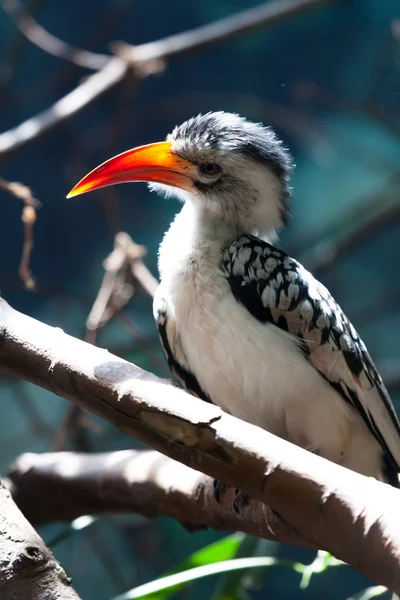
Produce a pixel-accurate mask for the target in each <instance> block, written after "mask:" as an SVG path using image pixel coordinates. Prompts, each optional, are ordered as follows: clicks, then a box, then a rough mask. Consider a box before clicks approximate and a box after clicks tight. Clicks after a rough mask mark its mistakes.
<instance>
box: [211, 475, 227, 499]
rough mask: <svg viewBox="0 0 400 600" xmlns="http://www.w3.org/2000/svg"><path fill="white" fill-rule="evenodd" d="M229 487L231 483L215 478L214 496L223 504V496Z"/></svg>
mask: <svg viewBox="0 0 400 600" xmlns="http://www.w3.org/2000/svg"><path fill="white" fill-rule="evenodd" d="M228 489H229V485H226V484H225V483H222V481H220V480H219V479H214V498H215V500H216V502H218V504H221V496H222V494H223V493H224V492H225V491H226V490H228Z"/></svg>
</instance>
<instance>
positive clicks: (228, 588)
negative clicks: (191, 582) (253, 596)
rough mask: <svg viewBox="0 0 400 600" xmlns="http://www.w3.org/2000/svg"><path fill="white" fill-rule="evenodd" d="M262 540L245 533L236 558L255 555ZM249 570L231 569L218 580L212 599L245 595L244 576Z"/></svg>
mask: <svg viewBox="0 0 400 600" xmlns="http://www.w3.org/2000/svg"><path fill="white" fill-rule="evenodd" d="M259 541H260V540H259V539H258V538H255V537H253V536H250V535H245V536H244V538H243V540H242V543H241V544H240V546H239V548H238V550H237V553H236V558H244V557H249V556H255V554H256V551H257V545H258V542H259ZM246 573H248V571H247V570H246V571H243V572H241V571H240V570H239V571H231V572H230V573H225V575H223V576H222V577H221V578H220V580H219V581H218V583H217V585H216V587H215V590H214V593H213V596H212V600H222V599H223V600H240V599H241V598H242V597H243V589H242V588H243V585H242V582H243V578H244V577H245V576H246Z"/></svg>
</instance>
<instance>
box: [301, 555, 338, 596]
mask: <svg viewBox="0 0 400 600" xmlns="http://www.w3.org/2000/svg"><path fill="white" fill-rule="evenodd" d="M345 564H346V563H344V562H342V561H341V560H338V559H337V558H335V557H334V556H332V554H329V552H325V551H324V550H318V552H317V555H316V557H315V559H314V560H313V562H312V563H311V564H309V565H302V564H301V563H297V564H296V567H295V570H296V571H297V572H298V573H301V575H302V577H301V581H300V589H302V590H304V589H306V588H307V587H308V586H309V584H310V581H311V577H312V576H313V575H315V574H316V573H323V572H324V571H326V569H329V568H330V567H340V566H343V565H345Z"/></svg>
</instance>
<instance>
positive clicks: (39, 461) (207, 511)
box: [6, 450, 310, 546]
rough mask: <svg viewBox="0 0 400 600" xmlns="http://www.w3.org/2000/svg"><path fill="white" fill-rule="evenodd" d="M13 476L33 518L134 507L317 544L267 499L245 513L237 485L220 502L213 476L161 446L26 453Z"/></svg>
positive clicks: (196, 523)
mask: <svg viewBox="0 0 400 600" xmlns="http://www.w3.org/2000/svg"><path fill="white" fill-rule="evenodd" d="M6 484H7V485H8V487H9V488H10V490H11V492H12V495H13V498H14V500H15V502H16V503H17V505H18V507H19V508H20V509H21V510H22V512H23V513H24V515H25V516H26V517H27V518H28V519H29V520H30V522H31V523H33V524H37V523H49V522H51V521H60V520H68V521H69V520H72V519H75V518H76V517H79V516H82V515H88V514H90V515H94V514H106V513H127V512H135V513H140V514H142V515H144V516H145V517H148V518H154V517H158V516H169V517H173V518H174V519H176V520H178V521H180V522H181V523H182V524H183V525H184V526H185V527H187V528H189V529H200V528H204V527H213V528H214V529H218V530H224V531H243V532H245V533H249V534H251V535H255V536H259V537H264V538H267V539H271V540H274V541H279V542H287V543H290V544H299V545H302V546H308V545H310V543H309V542H308V541H307V540H306V539H304V538H301V537H299V536H298V535H297V534H296V532H295V531H294V530H293V529H292V528H291V527H290V526H288V525H287V524H286V523H285V522H284V521H282V520H281V519H280V518H279V517H278V516H277V515H276V514H274V512H273V511H272V510H271V509H270V508H269V507H268V506H266V505H265V504H263V503H262V502H259V501H257V500H250V502H249V505H248V506H247V507H246V508H244V509H243V513H242V514H241V515H240V516H239V515H238V514H236V513H235V512H234V511H233V510H232V492H233V490H232V489H231V490H228V491H226V492H225V493H224V495H223V498H222V500H223V503H222V504H218V503H217V502H215V500H214V482H213V480H212V479H211V478H210V477H207V475H203V474H202V473H199V472H198V471H195V470H194V469H190V468H189V467H186V466H185V465H183V464H181V463H178V462H176V461H174V460H172V459H170V458H168V457H167V456H163V455H162V454H160V453H159V452H156V451H155V450H123V451H119V452H105V453H100V454H80V453H75V452H52V453H48V454H32V453H27V454H23V455H22V456H20V457H19V458H18V459H17V460H16V462H15V463H14V465H12V467H11V472H10V474H9V479H8V480H6Z"/></svg>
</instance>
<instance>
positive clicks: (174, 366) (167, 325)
mask: <svg viewBox="0 0 400 600" xmlns="http://www.w3.org/2000/svg"><path fill="white" fill-rule="evenodd" d="M153 312H154V318H155V320H156V325H157V330H158V335H159V336H160V342H161V346H162V348H163V350H164V354H165V358H166V359H167V363H168V366H169V368H170V369H171V371H172V373H173V374H174V375H175V377H176V378H177V379H178V381H179V382H180V383H181V384H182V386H183V387H184V388H185V390H187V391H188V392H189V393H190V394H192V395H193V396H196V397H197V398H200V399H201V400H204V401H205V402H211V399H210V397H209V396H208V395H207V394H206V393H205V392H203V390H202V388H201V387H200V384H199V382H198V381H197V379H196V377H195V376H194V375H193V373H191V372H190V370H189V369H188V367H187V364H186V363H187V361H186V358H185V357H184V356H183V352H182V349H181V348H179V343H177V339H176V338H177V334H176V328H175V323H174V320H173V319H172V318H171V317H170V316H169V315H168V311H167V303H166V301H165V300H164V298H163V297H162V295H161V294H160V292H159V289H158V290H157V293H156V295H155V298H154V305H153ZM178 348H179V350H178Z"/></svg>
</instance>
